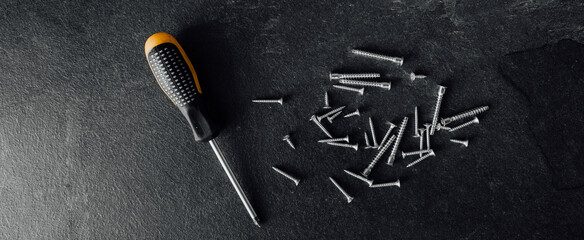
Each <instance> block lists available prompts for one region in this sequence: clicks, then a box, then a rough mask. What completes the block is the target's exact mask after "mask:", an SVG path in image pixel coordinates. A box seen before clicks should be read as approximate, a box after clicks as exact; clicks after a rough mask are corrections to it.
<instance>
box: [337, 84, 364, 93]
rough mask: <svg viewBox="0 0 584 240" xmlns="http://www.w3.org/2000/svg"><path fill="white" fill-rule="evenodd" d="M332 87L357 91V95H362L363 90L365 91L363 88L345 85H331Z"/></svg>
mask: <svg viewBox="0 0 584 240" xmlns="http://www.w3.org/2000/svg"><path fill="white" fill-rule="evenodd" d="M333 87H335V88H338V89H343V90H347V91H352V92H357V93H359V95H363V92H365V88H352V87H347V86H342V85H333Z"/></svg>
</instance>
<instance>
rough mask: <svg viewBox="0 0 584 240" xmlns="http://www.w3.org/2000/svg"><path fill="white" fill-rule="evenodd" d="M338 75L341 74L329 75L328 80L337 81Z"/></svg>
mask: <svg viewBox="0 0 584 240" xmlns="http://www.w3.org/2000/svg"><path fill="white" fill-rule="evenodd" d="M340 75H341V74H338V73H329V78H330V80H331V81H332V80H336V79H339V78H340Z"/></svg>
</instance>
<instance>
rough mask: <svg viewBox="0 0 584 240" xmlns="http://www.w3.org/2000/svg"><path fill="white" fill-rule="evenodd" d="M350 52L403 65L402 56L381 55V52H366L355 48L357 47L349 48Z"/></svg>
mask: <svg viewBox="0 0 584 240" xmlns="http://www.w3.org/2000/svg"><path fill="white" fill-rule="evenodd" d="M351 53H353V54H355V55H360V56H363V57H368V58H373V59H377V60H382V61H390V62H393V63H396V64H397V65H399V66H401V65H403V63H404V59H403V58H399V57H390V56H385V55H381V54H377V53H370V52H366V51H361V50H357V49H353V50H351Z"/></svg>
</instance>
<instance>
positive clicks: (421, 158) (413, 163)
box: [406, 151, 436, 167]
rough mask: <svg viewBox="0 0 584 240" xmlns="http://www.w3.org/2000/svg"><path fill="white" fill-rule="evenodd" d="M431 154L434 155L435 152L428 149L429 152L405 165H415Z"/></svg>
mask: <svg viewBox="0 0 584 240" xmlns="http://www.w3.org/2000/svg"><path fill="white" fill-rule="evenodd" d="M431 156H436V154H435V153H434V151H430V153H428V154H426V155H424V156H422V157H420V158H418V159H417V160H416V161H413V162H412V163H410V164H408V165H407V166H406V167H411V166H414V165H416V164H417V163H419V162H421V161H422V160H424V159H426V158H428V157H431Z"/></svg>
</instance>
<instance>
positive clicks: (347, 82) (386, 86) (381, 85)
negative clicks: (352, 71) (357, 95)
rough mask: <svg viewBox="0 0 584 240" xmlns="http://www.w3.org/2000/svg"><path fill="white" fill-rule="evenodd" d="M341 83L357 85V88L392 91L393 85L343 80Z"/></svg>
mask: <svg viewBox="0 0 584 240" xmlns="http://www.w3.org/2000/svg"><path fill="white" fill-rule="evenodd" d="M339 83H341V84H347V85H355V86H368V87H378V88H383V89H387V90H391V83H390V82H369V81H360V80H349V79H341V80H339Z"/></svg>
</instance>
